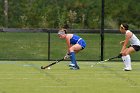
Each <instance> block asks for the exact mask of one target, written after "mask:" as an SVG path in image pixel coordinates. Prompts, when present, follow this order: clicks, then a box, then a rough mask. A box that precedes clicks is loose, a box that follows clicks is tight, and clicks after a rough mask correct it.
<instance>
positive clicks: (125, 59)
mask: <svg viewBox="0 0 140 93" xmlns="http://www.w3.org/2000/svg"><path fill="white" fill-rule="evenodd" d="M122 60H123V62H124V65H125V68H130V69H131V58H130V55H126V56H122Z"/></svg>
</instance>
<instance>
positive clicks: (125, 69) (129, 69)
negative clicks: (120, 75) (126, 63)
mask: <svg viewBox="0 0 140 93" xmlns="http://www.w3.org/2000/svg"><path fill="white" fill-rule="evenodd" d="M123 70H124V71H131V70H132V68H128V67H126V68H124V69H123Z"/></svg>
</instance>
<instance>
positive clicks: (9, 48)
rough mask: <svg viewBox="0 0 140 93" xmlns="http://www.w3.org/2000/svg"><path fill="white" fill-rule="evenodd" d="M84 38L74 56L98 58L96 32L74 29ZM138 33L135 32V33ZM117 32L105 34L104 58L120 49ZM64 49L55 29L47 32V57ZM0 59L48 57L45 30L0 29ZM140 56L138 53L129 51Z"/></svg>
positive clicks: (138, 58)
mask: <svg viewBox="0 0 140 93" xmlns="http://www.w3.org/2000/svg"><path fill="white" fill-rule="evenodd" d="M77 34H78V35H79V36H81V37H82V38H84V39H85V41H86V43H87V46H86V48H85V49H84V50H83V51H81V53H79V54H78V55H77V56H76V57H77V60H100V34H95V33H77ZM138 36H139V35H138ZM123 39H124V35H121V34H105V43H104V58H105V59H106V58H109V57H112V56H116V55H117V54H118V53H119V52H120V49H121V46H120V44H119V42H120V41H121V40H123ZM65 53H66V43H65V40H61V39H59V38H58V36H57V34H56V33H51V34H50V59H51V60H56V59H59V58H62V57H63V56H64V55H65ZM0 59H1V60H4V59H5V60H13V59H14V60H48V33H21V32H20V33H16V32H14V33H9V32H4V33H0ZM132 59H133V60H140V53H139V52H137V53H135V54H134V55H132Z"/></svg>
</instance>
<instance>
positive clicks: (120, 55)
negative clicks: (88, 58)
mask: <svg viewBox="0 0 140 93" xmlns="http://www.w3.org/2000/svg"><path fill="white" fill-rule="evenodd" d="M121 57H122V54H119V55H118V56H114V57H111V58H108V59H106V60H104V61H99V62H97V63H95V64H94V65H91V67H93V66H95V65H96V64H100V63H103V62H107V61H110V60H112V59H115V58H121Z"/></svg>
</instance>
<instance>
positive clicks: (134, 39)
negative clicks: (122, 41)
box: [126, 30, 140, 46]
mask: <svg viewBox="0 0 140 93" xmlns="http://www.w3.org/2000/svg"><path fill="white" fill-rule="evenodd" d="M128 32H131V31H130V30H127V31H126V34H127V33H128ZM129 41H130V45H138V46H140V40H139V39H138V38H137V37H136V36H135V34H133V33H132V37H131V38H130V39H129Z"/></svg>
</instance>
